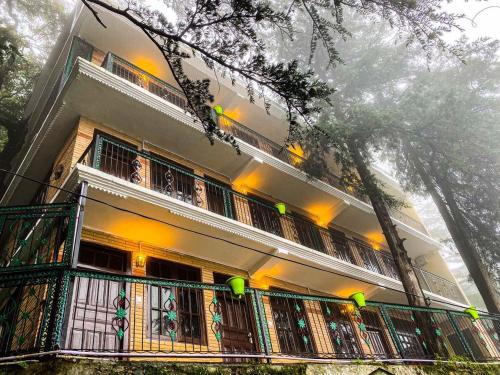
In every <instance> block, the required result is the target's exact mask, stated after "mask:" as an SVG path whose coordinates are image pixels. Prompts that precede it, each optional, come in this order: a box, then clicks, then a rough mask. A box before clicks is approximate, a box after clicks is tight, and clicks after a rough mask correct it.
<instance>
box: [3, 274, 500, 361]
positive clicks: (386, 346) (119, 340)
mask: <svg viewBox="0 0 500 375" xmlns="http://www.w3.org/2000/svg"><path fill="white" fill-rule="evenodd" d="M3 275H5V274H3ZM0 306H1V308H2V310H1V313H2V315H1V317H2V319H1V320H0V328H1V329H0V357H8V358H9V359H10V360H12V356H17V355H27V354H30V353H42V354H43V353H44V352H51V353H52V354H53V353H54V352H55V353H60V354H71V355H84V356H98V357H102V356H109V357H114V358H117V359H119V358H128V357H134V356H136V357H156V358H161V357H180V358H183V359H184V360H187V361H192V359H193V358H205V359H209V358H211V359H212V360H214V358H218V359H219V360H221V361H224V362H234V361H238V362H241V361H252V362H259V361H264V360H268V361H277V362H280V361H281V360H282V359H298V360H305V361H315V360H322V361H325V360H334V359H353V360H356V359H370V360H377V359H401V358H404V359H410V360H415V361H417V362H418V360H422V359H425V360H427V359H436V358H439V359H447V358H451V357H453V356H464V357H468V358H470V359H471V360H475V361H494V360H498V359H500V345H499V341H498V334H499V332H500V318H499V317H496V316H491V315H481V317H480V319H479V320H476V321H473V320H472V319H471V318H470V316H469V315H467V314H464V313H461V312H456V311H449V310H440V309H430V308H411V307H408V306H401V305H394V304H382V303H376V302H368V303H367V306H366V307H364V308H359V309H358V308H357V307H356V305H354V303H353V302H352V301H351V300H345V299H338V298H330V297H325V296H315V295H301V294H296V293H289V292H281V291H270V290H260V289H255V288H245V292H244V295H243V296H242V297H241V298H237V297H235V296H234V295H233V294H232V292H231V291H230V289H229V288H228V287H227V286H226V285H218V284H204V283H200V282H186V281H179V280H165V279H154V278H144V277H135V276H128V275H117V274H107V273H100V272H96V271H87V270H83V269H80V270H69V269H67V270H65V271H63V273H62V275H61V274H60V273H59V272H54V271H44V272H41V271H39V272H33V273H31V274H30V275H26V274H17V275H15V276H10V277H6V276H5V277H4V276H1V275H0ZM438 344H440V345H438ZM436 348H440V349H436ZM181 360H182V359H181Z"/></svg>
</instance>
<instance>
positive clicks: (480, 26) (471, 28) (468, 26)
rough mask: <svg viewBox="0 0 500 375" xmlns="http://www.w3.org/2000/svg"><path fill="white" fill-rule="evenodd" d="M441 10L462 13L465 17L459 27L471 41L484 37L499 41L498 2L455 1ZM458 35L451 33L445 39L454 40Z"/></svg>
mask: <svg viewBox="0 0 500 375" xmlns="http://www.w3.org/2000/svg"><path fill="white" fill-rule="evenodd" d="M443 10H445V11H448V12H453V13H463V14H464V15H465V16H466V17H467V18H466V19H463V20H461V21H460V26H461V27H463V28H464V31H465V33H466V35H467V36H469V37H470V38H471V39H477V38H479V37H484V36H487V37H490V38H495V39H500V0H489V1H478V0H469V1H465V0H455V1H453V2H451V3H448V4H447V3H444V4H443ZM459 35H460V33H459V32H452V33H451V34H450V35H448V36H447V38H449V39H456V38H458V37H459Z"/></svg>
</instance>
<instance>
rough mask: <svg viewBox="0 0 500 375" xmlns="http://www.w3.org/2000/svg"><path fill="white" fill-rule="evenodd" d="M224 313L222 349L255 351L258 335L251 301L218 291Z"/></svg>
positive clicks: (225, 351) (229, 351) (245, 351)
mask: <svg viewBox="0 0 500 375" xmlns="http://www.w3.org/2000/svg"><path fill="white" fill-rule="evenodd" d="M217 299H218V300H219V302H220V307H221V313H222V339H221V349H222V351H223V352H224V353H235V354H236V353H255V352H256V351H257V346H256V344H257V343H256V341H257V336H256V334H255V330H254V326H255V324H254V319H253V315H252V314H251V311H252V309H251V301H250V300H249V299H247V298H245V297H242V298H241V299H237V298H233V297H232V296H230V295H229V294H228V293H223V292H221V293H218V295H217Z"/></svg>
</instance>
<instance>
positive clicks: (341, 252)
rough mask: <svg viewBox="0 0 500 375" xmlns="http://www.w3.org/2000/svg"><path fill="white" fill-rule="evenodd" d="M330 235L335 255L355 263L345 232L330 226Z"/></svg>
mask: <svg viewBox="0 0 500 375" xmlns="http://www.w3.org/2000/svg"><path fill="white" fill-rule="evenodd" d="M330 235H331V237H332V241H333V246H334V247H335V256H336V257H337V258H340V259H342V260H343V261H346V262H349V263H353V264H356V262H355V260H354V257H353V256H352V253H351V249H350V248H349V244H348V243H347V239H346V236H345V234H344V233H342V232H341V231H338V230H335V229H332V228H330Z"/></svg>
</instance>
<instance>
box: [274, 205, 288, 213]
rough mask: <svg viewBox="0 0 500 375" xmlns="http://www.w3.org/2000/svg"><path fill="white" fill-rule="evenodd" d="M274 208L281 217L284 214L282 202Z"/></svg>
mask: <svg viewBox="0 0 500 375" xmlns="http://www.w3.org/2000/svg"><path fill="white" fill-rule="evenodd" d="M274 207H276V208H277V209H278V212H279V214H280V215H281V216H283V215H284V214H286V205H285V204H284V203H283V202H279V203H276V204H275V205H274Z"/></svg>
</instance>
